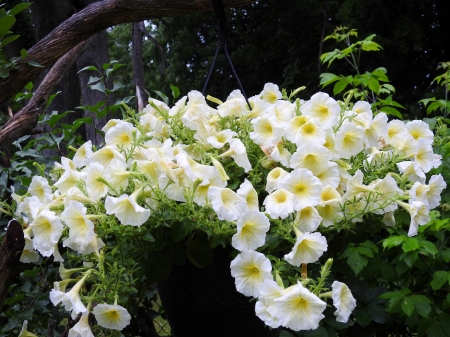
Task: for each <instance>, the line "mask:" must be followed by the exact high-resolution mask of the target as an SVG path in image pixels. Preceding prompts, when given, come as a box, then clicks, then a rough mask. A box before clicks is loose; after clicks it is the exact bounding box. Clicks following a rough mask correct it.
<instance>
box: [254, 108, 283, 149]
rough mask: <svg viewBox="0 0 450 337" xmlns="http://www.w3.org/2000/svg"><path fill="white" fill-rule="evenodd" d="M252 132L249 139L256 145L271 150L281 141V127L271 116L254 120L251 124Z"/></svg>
mask: <svg viewBox="0 0 450 337" xmlns="http://www.w3.org/2000/svg"><path fill="white" fill-rule="evenodd" d="M251 123H252V124H253V130H254V131H253V132H250V138H251V140H253V141H254V142H255V143H256V144H258V145H260V146H264V147H266V148H271V147H273V146H275V145H276V144H277V143H278V142H280V141H281V136H282V134H283V127H282V126H281V125H280V124H279V123H278V122H277V120H276V117H275V116H273V115H263V116H260V117H258V118H255V119H253V120H252V122H251Z"/></svg>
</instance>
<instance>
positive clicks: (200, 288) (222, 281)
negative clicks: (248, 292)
mask: <svg viewBox="0 0 450 337" xmlns="http://www.w3.org/2000/svg"><path fill="white" fill-rule="evenodd" d="M231 251H232V249H231V248H225V249H224V248H222V247H217V248H216V249H215V250H214V262H213V264H212V265H211V266H209V267H206V268H197V267H195V266H194V265H193V264H192V263H190V262H189V261H187V262H186V264H184V265H182V266H175V265H174V266H173V269H172V273H171V275H170V277H169V278H168V279H166V280H164V281H162V282H158V291H159V295H160V298H161V302H162V305H163V308H164V312H165V315H166V318H167V320H168V322H169V324H170V327H171V329H172V336H173V337H191V336H196V337H211V336H215V337H221V336H224V337H225V336H226V337H230V336H233V337H240V336H242V337H248V336H258V337H278V336H279V334H280V329H270V328H269V327H266V326H265V324H264V323H263V321H261V320H260V319H259V318H258V317H257V316H256V314H255V301H254V300H252V301H251V302H250V300H251V298H250V297H247V296H244V295H242V294H241V293H239V292H237V291H236V287H235V284H234V278H233V277H232V276H231V273H230V262H231V260H232V258H231V257H230V256H229V253H230V252H231Z"/></svg>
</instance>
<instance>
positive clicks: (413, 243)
mask: <svg viewBox="0 0 450 337" xmlns="http://www.w3.org/2000/svg"><path fill="white" fill-rule="evenodd" d="M419 248H420V245H419V241H418V240H417V239H416V238H409V237H405V238H404V242H403V244H402V249H403V251H404V252H405V253H407V252H410V251H412V250H416V249H419Z"/></svg>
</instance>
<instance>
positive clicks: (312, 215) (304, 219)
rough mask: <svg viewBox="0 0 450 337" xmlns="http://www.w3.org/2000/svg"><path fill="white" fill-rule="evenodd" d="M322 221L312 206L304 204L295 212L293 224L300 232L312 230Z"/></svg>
mask: <svg viewBox="0 0 450 337" xmlns="http://www.w3.org/2000/svg"><path fill="white" fill-rule="evenodd" d="M321 222H322V217H321V216H320V214H319V213H318V212H317V210H316V209H315V208H314V207H313V206H306V207H305V208H302V209H301V210H299V211H298V212H297V216H296V217H295V220H294V226H295V227H297V228H298V229H299V230H300V231H301V232H314V231H315V230H316V229H317V227H319V225H320V223H321Z"/></svg>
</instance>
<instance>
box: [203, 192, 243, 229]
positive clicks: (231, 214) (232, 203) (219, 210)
mask: <svg viewBox="0 0 450 337" xmlns="http://www.w3.org/2000/svg"><path fill="white" fill-rule="evenodd" d="M208 198H209V200H211V205H212V207H213V209H214V211H215V212H216V214H217V217H218V219H219V220H226V221H233V220H237V218H238V217H239V216H240V215H241V214H242V213H243V212H244V211H245V209H246V207H247V204H246V202H245V200H244V199H242V198H241V197H240V196H239V195H238V194H237V193H236V192H234V191H233V190H231V189H229V188H222V187H216V186H210V187H209V190H208Z"/></svg>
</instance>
